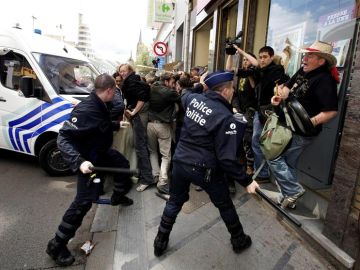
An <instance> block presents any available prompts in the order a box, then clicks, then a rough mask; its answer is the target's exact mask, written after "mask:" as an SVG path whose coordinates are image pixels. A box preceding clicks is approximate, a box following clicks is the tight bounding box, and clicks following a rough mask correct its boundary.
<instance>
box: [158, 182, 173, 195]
mask: <svg viewBox="0 0 360 270" xmlns="http://www.w3.org/2000/svg"><path fill="white" fill-rule="evenodd" d="M156 187H157V190H158V191H159V192H160V193H162V194H170V192H169V185H168V184H165V185H159V186H156Z"/></svg>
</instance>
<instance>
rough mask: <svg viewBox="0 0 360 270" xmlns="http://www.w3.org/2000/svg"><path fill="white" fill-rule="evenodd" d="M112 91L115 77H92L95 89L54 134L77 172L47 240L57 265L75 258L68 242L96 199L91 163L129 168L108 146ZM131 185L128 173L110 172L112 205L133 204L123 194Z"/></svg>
mask: <svg viewBox="0 0 360 270" xmlns="http://www.w3.org/2000/svg"><path fill="white" fill-rule="evenodd" d="M115 91H116V86H115V80H114V79H113V78H112V77H111V76H110V75H108V74H102V75H100V76H98V77H97V78H96V80H95V91H93V92H92V93H91V94H90V95H89V96H88V97H87V98H85V99H84V100H83V101H82V102H80V103H79V104H78V105H76V107H75V108H74V110H73V111H72V112H71V115H70V119H69V120H68V121H65V122H64V125H63V127H62V128H61V129H60V131H59V135H58V140H57V142H58V147H59V149H60V151H61V153H62V155H63V157H64V159H65V161H67V162H68V163H69V165H70V167H71V169H72V170H73V171H74V172H75V171H77V172H78V181H77V193H76V197H75V199H74V201H73V202H72V204H71V205H70V207H69V209H68V210H67V211H66V212H65V214H64V216H63V218H62V221H61V223H60V225H59V227H58V230H57V231H56V233H55V237H54V238H53V239H51V240H50V241H49V243H48V246H47V250H46V252H47V253H48V254H49V255H50V257H51V258H52V259H53V260H54V261H55V262H56V263H57V264H59V265H61V266H69V265H71V264H72V263H73V262H74V261H75V259H74V257H73V256H72V255H71V253H70V251H69V250H68V249H67V243H68V241H69V240H70V239H71V238H72V237H73V236H74V235H75V232H76V230H77V229H78V228H79V227H80V226H81V223H82V220H83V218H84V216H85V215H86V213H87V212H88V211H89V210H90V208H91V206H92V203H93V202H95V201H96V200H98V198H99V194H100V192H101V185H100V184H99V183H96V181H93V179H92V178H91V177H90V175H91V173H92V167H93V164H94V165H95V166H109V167H117V168H129V167H130V166H129V162H128V161H127V160H126V159H125V158H124V156H123V155H121V154H120V153H119V152H117V151H116V150H113V149H110V147H111V145H112V139H113V131H114V130H116V129H119V123H118V122H112V121H111V116H110V112H109V110H108V108H107V106H106V103H107V102H109V101H111V100H112V99H113V97H114V94H115ZM130 188H131V180H130V177H129V176H128V175H124V174H114V192H113V195H112V196H111V204H112V205H119V204H121V205H123V206H128V205H131V204H132V203H133V201H132V200H131V199H129V198H128V197H126V196H125V194H126V193H127V192H128V191H129V190H130Z"/></svg>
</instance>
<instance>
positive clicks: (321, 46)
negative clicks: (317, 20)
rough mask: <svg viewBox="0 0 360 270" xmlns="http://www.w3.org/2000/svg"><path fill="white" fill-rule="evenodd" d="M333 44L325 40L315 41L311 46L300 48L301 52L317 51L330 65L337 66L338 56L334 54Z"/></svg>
mask: <svg viewBox="0 0 360 270" xmlns="http://www.w3.org/2000/svg"><path fill="white" fill-rule="evenodd" d="M332 49H333V48H332V46H331V44H329V43H326V42H323V41H319V40H317V41H315V42H314V43H313V44H312V45H311V46H310V47H308V48H304V49H300V52H301V53H315V54H316V55H318V56H320V57H321V58H324V59H325V60H326V61H327V62H328V63H329V66H330V67H334V66H336V58H335V56H334V55H332V54H331V53H332Z"/></svg>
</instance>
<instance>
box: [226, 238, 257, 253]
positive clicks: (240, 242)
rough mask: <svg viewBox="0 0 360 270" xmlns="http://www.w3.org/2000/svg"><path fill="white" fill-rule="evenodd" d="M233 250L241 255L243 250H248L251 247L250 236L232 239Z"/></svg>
mask: <svg viewBox="0 0 360 270" xmlns="http://www.w3.org/2000/svg"><path fill="white" fill-rule="evenodd" d="M230 241H231V244H232V247H233V250H234V252H235V253H240V252H242V251H243V250H245V249H247V248H248V247H250V246H251V243H252V242H251V238H250V236H248V235H246V234H243V235H242V236H240V237H237V238H232V237H231V239H230Z"/></svg>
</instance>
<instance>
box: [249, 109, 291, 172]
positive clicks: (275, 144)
mask: <svg viewBox="0 0 360 270" xmlns="http://www.w3.org/2000/svg"><path fill="white" fill-rule="evenodd" d="M281 107H282V110H283V111H284V114H285V119H286V126H284V125H283V124H282V123H280V122H279V116H278V115H277V114H276V113H275V112H273V111H267V112H266V113H267V116H268V117H267V120H266V122H265V125H264V128H263V130H262V132H261V135H260V139H259V143H260V149H261V151H262V152H263V154H264V157H265V160H263V161H262V163H261V165H260V167H259V168H258V169H257V170H256V172H255V173H254V175H253V177H252V178H253V179H255V178H256V177H257V175H258V174H259V172H260V171H261V169H262V168H263V167H264V165H265V163H266V161H267V160H274V159H276V158H277V157H279V156H280V155H281V154H282V153H283V152H284V150H285V149H286V147H287V146H288V144H289V143H290V142H291V139H292V132H293V131H294V126H293V124H292V121H291V118H290V116H289V114H288V111H287V108H286V106H284V105H283V104H282V105H281Z"/></svg>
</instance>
